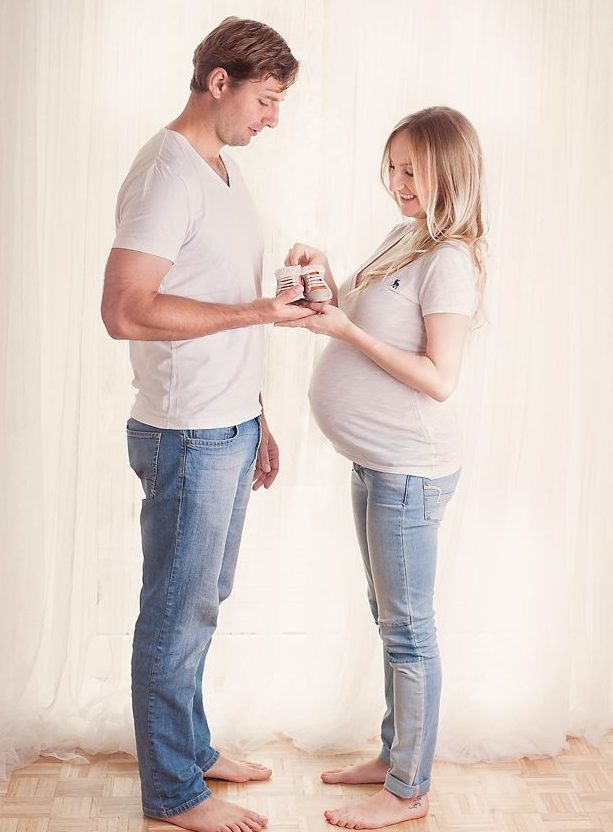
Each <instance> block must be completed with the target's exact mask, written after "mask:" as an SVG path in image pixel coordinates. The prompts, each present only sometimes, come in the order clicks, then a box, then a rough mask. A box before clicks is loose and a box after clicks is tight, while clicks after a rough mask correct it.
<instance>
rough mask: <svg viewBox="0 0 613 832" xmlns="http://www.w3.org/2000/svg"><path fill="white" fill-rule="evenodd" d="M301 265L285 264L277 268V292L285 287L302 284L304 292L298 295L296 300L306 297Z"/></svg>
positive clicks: (289, 287)
mask: <svg viewBox="0 0 613 832" xmlns="http://www.w3.org/2000/svg"><path fill="white" fill-rule="evenodd" d="M300 273H301V268H300V266H284V267H283V268H282V269H276V271H275V277H276V278H277V294H279V292H282V291H283V290H284V289H291V288H292V287H293V286H300V288H301V289H302V294H301V295H298V297H297V298H296V300H300V299H301V298H303V297H304V287H303V285H302V280H301V279H300ZM292 302H293V301H292Z"/></svg>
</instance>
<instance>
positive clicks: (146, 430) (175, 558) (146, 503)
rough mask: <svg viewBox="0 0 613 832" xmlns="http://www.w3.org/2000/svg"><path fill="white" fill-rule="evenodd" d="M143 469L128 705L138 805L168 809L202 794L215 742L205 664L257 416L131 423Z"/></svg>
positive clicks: (132, 447) (242, 505) (133, 452)
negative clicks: (163, 424) (194, 425)
mask: <svg viewBox="0 0 613 832" xmlns="http://www.w3.org/2000/svg"><path fill="white" fill-rule="evenodd" d="M127 434H128V453H129V458H130V465H131V466H132V468H133V469H134V471H135V473H136V474H137V476H138V477H139V478H140V480H141V482H142V485H143V489H144V493H145V496H144V499H143V502H142V509H141V533H142V544H143V585H142V590H141V594H140V613H139V616H138V620H137V622H136V626H135V630H134V643H133V653H132V707H133V712H134V726H135V732H136V747H137V753H138V765H139V770H140V779H141V791H142V802H143V812H144V813H145V815H149V816H151V817H157V818H170V817H172V816H173V815H177V814H179V813H180V812H185V811H187V810H188V809H191V808H192V807H193V806H196V805H197V804H198V803H200V802H201V801H203V800H204V799H205V798H207V797H209V795H210V794H211V791H210V790H209V788H208V787H207V785H206V783H205V781H204V779H203V775H204V774H205V773H206V771H207V770H208V769H209V768H210V767H211V766H212V765H213V763H214V762H215V761H216V760H217V758H218V756H219V753H218V752H217V751H216V750H215V749H214V748H213V747H212V746H211V734H210V731H209V726H208V723H207V720H206V716H205V713H204V705H203V701H202V672H203V669H204V662H205V658H206V654H207V651H208V649H209V646H210V643H211V637H212V635H213V632H214V631H215V628H216V625H217V614H218V610H219V605H220V603H221V602H222V601H223V600H224V599H225V598H227V597H228V595H229V594H230V591H231V589H232V583H233V580H234V572H235V568H236V559H237V555H238V549H239V543H240V539H241V533H242V530H243V522H244V519H245V511H246V509H247V503H248V501H249V495H250V493H251V484H252V481H253V471H254V464H255V459H256V454H257V448H258V443H259V439H260V422H259V419H257V418H256V419H252V420H250V421H248V422H244V423H243V424H240V425H233V426H230V427H224V428H212V429H205V430H162V429H159V428H155V427H151V426H150V425H145V424H143V423H142V422H138V421H136V420H135V419H130V420H129V421H128V424H127Z"/></svg>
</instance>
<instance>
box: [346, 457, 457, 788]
mask: <svg viewBox="0 0 613 832" xmlns="http://www.w3.org/2000/svg"><path fill="white" fill-rule="evenodd" d="M459 477H460V472H459V471H456V473H454V474H451V475H449V476H447V477H440V478H437V479H426V478H424V477H414V476H405V475H403V474H384V473H382V472H380V471H373V470H371V469H370V468H363V467H362V466H360V465H354V466H353V471H352V500H353V512H354V519H355V526H356V532H357V537H358V542H359V545H360V550H361V552H362V557H363V560H364V568H365V571H366V581H367V583H368V600H369V603H370V608H371V610H372V614H373V616H374V618H375V621H376V622H377V624H378V625H379V632H380V634H381V638H382V640H383V647H384V668H385V701H386V705H387V709H386V712H385V716H384V717H383V723H382V725H381V740H382V750H381V754H380V759H381V760H382V761H383V762H385V763H388V764H389V770H388V773H387V777H386V779H385V784H384V786H385V788H386V789H387V790H388V791H390V792H392V794H395V795H397V796H398V797H402V798H410V797H417V796H418V795H422V794H426V793H427V792H428V791H429V789H430V773H431V771H432V762H433V760H434V749H435V745H436V734H437V729H438V711H439V702H440V694H441V662H440V656H439V651H438V644H437V641H436V627H435V626H434V609H433V605H432V601H433V594H434V579H435V572H436V543H437V532H438V527H439V524H440V522H441V520H442V518H443V514H444V511H445V506H446V504H447V502H448V501H449V500H450V499H451V497H452V496H453V493H454V491H455V487H456V485H457V482H458V479H459Z"/></svg>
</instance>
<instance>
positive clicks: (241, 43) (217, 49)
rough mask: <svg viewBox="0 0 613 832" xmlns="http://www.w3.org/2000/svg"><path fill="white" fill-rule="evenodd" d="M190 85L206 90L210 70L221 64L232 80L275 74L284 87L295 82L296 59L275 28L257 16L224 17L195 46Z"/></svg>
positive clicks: (196, 88) (191, 87)
mask: <svg viewBox="0 0 613 832" xmlns="http://www.w3.org/2000/svg"><path fill="white" fill-rule="evenodd" d="M193 63H194V74H193V76H192V80H191V83H190V89H191V90H194V91H195V92H205V91H206V89H207V82H208V79H209V75H210V73H211V70H213V69H215V68H216V67H222V68H223V69H225V70H226V72H227V73H228V76H229V78H230V80H231V82H234V83H241V82H242V81H248V80H249V81H256V80H257V81H265V80H266V79H267V78H270V77H272V78H274V79H275V80H276V81H278V82H279V83H280V84H281V85H282V88H283V89H287V88H288V87H289V86H290V85H291V84H293V83H294V80H295V78H296V73H297V72H298V61H297V60H296V59H295V58H294V56H293V55H292V53H291V51H290V48H289V46H288V45H287V43H286V42H285V41H284V40H283V38H282V37H281V35H280V34H279V33H278V32H275V30H274V29H271V28H270V26H266V25H265V24H264V23H259V22H258V21H257V20H240V19H239V18H238V17H227V18H226V19H225V20H223V21H222V22H221V23H220V24H219V26H217V27H216V28H215V29H213V31H212V32H210V33H209V34H208V35H207V36H206V38H205V39H204V40H203V41H202V43H200V44H199V45H198V46H197V47H196V51H195V52H194V60H193Z"/></svg>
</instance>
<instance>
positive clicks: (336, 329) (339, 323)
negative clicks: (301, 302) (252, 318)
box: [275, 303, 355, 340]
mask: <svg viewBox="0 0 613 832" xmlns="http://www.w3.org/2000/svg"><path fill="white" fill-rule="evenodd" d="M308 308H309V309H312V310H313V312H315V313H316V314H315V317H313V318H305V319H304V320H300V321H280V322H279V323H277V324H275V326H287V327H289V326H291V327H301V328H302V329H310V330H311V332H314V333H315V334H316V335H328V336H330V338H340V339H341V340H344V339H345V338H347V336H348V335H349V333H350V330H351V328H352V327H353V328H354V329H355V327H354V325H353V324H352V323H351V321H350V320H349V318H348V317H347V315H346V314H345V313H344V312H343V311H342V310H341V309H338V307H336V306H332V304H330V303H309V304H308Z"/></svg>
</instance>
